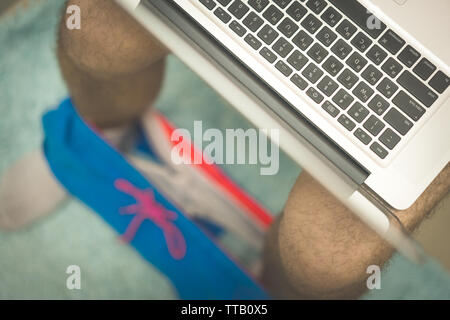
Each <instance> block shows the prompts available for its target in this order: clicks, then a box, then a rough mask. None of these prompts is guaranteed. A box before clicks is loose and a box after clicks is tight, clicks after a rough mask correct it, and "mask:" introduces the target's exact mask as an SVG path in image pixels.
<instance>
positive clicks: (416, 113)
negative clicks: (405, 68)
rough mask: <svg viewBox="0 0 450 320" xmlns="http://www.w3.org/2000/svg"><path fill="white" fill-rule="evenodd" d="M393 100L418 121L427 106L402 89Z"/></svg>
mask: <svg viewBox="0 0 450 320" xmlns="http://www.w3.org/2000/svg"><path fill="white" fill-rule="evenodd" d="M392 102H393V103H394V104H395V105H396V106H397V107H398V108H399V109H400V110H402V111H403V112H404V113H405V114H406V115H407V116H408V117H410V118H411V119H413V120H414V121H418V120H419V119H420V118H422V116H423V115H424V114H425V108H423V107H422V106H421V105H420V104H419V103H418V102H417V101H416V100H414V99H413V98H411V97H410V96H409V95H407V94H406V93H405V92H404V91H400V92H399V93H398V94H397V95H396V96H395V98H394V99H393V100H392Z"/></svg>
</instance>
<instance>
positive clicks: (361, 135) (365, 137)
mask: <svg viewBox="0 0 450 320" xmlns="http://www.w3.org/2000/svg"><path fill="white" fill-rule="evenodd" d="M354 135H355V137H357V138H358V139H359V141H361V142H362V143H364V144H365V145H366V146H367V145H368V144H369V143H370V141H372V138H371V137H370V136H369V134H368V133H366V132H365V131H364V130H363V129H360V128H358V129H356V130H355V133H354Z"/></svg>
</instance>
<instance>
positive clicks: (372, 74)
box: [361, 65, 383, 86]
mask: <svg viewBox="0 0 450 320" xmlns="http://www.w3.org/2000/svg"><path fill="white" fill-rule="evenodd" d="M361 76H362V77H363V78H364V80H366V81H367V82H368V83H369V84H370V85H372V86H374V85H376V84H377V83H378V81H380V80H381V78H382V77H383V73H382V72H381V71H380V70H378V69H377V68H375V67H374V66H373V65H369V66H368V67H367V68H366V69H365V70H364V71H363V73H361Z"/></svg>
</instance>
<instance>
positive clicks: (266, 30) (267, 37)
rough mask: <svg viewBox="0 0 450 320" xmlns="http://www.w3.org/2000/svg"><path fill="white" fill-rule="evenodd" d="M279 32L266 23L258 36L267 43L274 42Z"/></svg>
mask: <svg viewBox="0 0 450 320" xmlns="http://www.w3.org/2000/svg"><path fill="white" fill-rule="evenodd" d="M278 35H279V33H278V32H276V31H275V30H273V29H272V28H271V27H270V26H269V25H268V24H266V25H265V26H264V27H263V28H262V29H261V30H260V31H259V32H258V37H259V38H260V39H261V40H262V41H264V42H265V43H266V44H267V45H270V44H272V42H274V40H275V39H276V38H277V37H278Z"/></svg>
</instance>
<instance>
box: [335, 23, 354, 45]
mask: <svg viewBox="0 0 450 320" xmlns="http://www.w3.org/2000/svg"><path fill="white" fill-rule="evenodd" d="M356 30H357V28H356V27H355V26H354V25H353V24H352V23H351V22H350V21H348V20H347V19H345V20H344V21H342V22H341V24H340V25H339V26H338V27H337V28H336V31H337V32H339V34H340V35H341V36H342V37H344V39H346V40H349V39H350V38H351V37H352V36H353V35H354V34H355V32H356Z"/></svg>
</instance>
